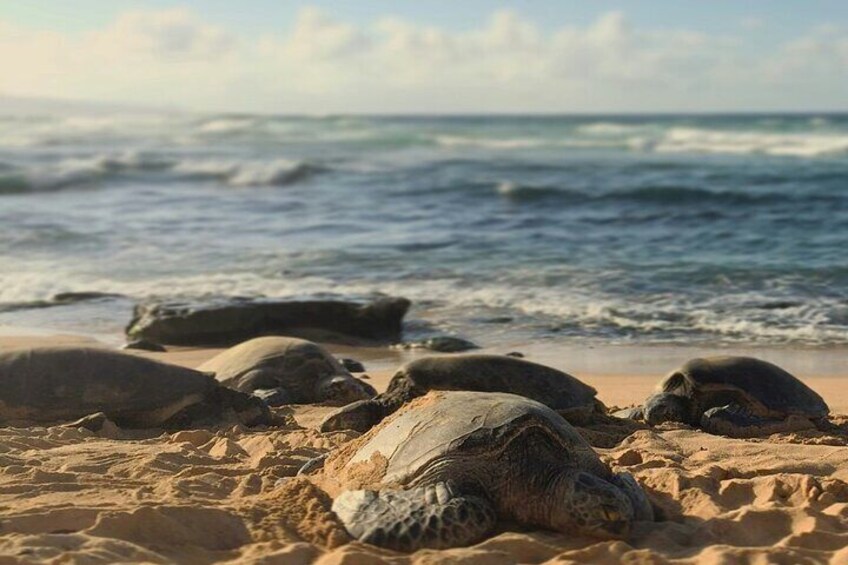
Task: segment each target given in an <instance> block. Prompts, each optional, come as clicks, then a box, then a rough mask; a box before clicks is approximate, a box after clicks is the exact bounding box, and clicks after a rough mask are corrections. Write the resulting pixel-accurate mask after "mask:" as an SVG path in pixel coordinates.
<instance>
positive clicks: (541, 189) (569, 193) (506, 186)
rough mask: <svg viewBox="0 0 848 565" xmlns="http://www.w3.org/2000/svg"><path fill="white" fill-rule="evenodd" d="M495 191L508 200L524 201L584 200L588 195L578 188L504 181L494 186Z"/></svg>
mask: <svg viewBox="0 0 848 565" xmlns="http://www.w3.org/2000/svg"><path fill="white" fill-rule="evenodd" d="M495 192H496V193H497V194H499V195H500V196H503V197H505V198H507V199H509V200H513V201H517V202H524V201H534V200H547V199H556V200H571V201H577V200H586V199H587V198H588V197H589V196H588V195H587V194H585V193H583V192H580V191H578V190H568V189H564V188H557V187H555V186H543V185H528V184H521V183H517V182H511V181H504V182H501V183H498V184H497V185H496V186H495Z"/></svg>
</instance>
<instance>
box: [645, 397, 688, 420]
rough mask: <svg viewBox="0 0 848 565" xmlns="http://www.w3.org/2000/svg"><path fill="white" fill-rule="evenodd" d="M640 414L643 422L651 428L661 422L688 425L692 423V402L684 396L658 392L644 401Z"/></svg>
mask: <svg viewBox="0 0 848 565" xmlns="http://www.w3.org/2000/svg"><path fill="white" fill-rule="evenodd" d="M642 413H643V415H644V417H645V421H646V422H647V423H648V424H650V425H652V426H656V425H657V424H662V423H663V422H681V423H684V424H690V423H692V401H691V400H690V399H688V398H686V397H685V396H678V395H676V394H671V393H668V392H660V393H657V394H655V395H653V396H651V397H650V398H648V400H646V401H645V405H644V406H643V407H642Z"/></svg>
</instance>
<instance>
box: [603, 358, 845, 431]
mask: <svg viewBox="0 0 848 565" xmlns="http://www.w3.org/2000/svg"><path fill="white" fill-rule="evenodd" d="M829 412H830V409H829V408H828V406H827V404H825V402H824V400H823V399H822V397H821V396H819V395H818V394H817V393H816V392H815V391H813V390H812V389H810V388H809V387H808V386H807V385H805V384H804V383H802V382H801V381H800V380H798V379H797V378H795V377H794V376H792V375H791V374H789V373H788V372H786V371H784V370H783V369H781V368H780V367H778V366H777V365H773V364H771V363H768V362H766V361H762V360H760V359H755V358H752V357H708V358H703V359H692V360H691V361H688V362H687V363H685V364H684V365H683V366H682V367H680V368H679V369H677V370H675V371H672V372H671V373H670V374H669V375H668V376H667V377H666V378H665V379H664V380H663V381H662V382H661V383H660V384H659V386H658V387H657V393H656V394H654V395H653V396H651V397H649V398H648V399H647V400H646V401H645V404H644V405H643V406H641V407H637V408H631V409H629V410H625V411H622V412H618V413H616V415H617V416H620V417H629V418H635V419H644V420H645V421H646V422H647V423H648V424H651V425H656V424H660V423H662V422H669V421H670V422H681V423H684V424H689V425H691V426H696V427H700V428H701V429H703V430H704V431H707V432H710V433H715V434H721V435H727V436H733V437H751V436H756V435H768V434H772V433H777V432H782V431H794V430H799V429H805V428H806V429H809V428H813V427H814V426H816V425H818V426H825V425H826V418H827V415H828V413H829Z"/></svg>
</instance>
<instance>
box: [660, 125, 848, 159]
mask: <svg viewBox="0 0 848 565" xmlns="http://www.w3.org/2000/svg"><path fill="white" fill-rule="evenodd" d="M654 150H655V151H657V152H660V153H731V154H763V155H779V156H794V157H819V156H825V155H834V154H842V153H846V152H848V135H844V134H826V133H768V132H742V131H721V130H709V129H700V128H680V127H676V128H671V129H670V130H668V131H667V132H666V133H665V134H664V135H663V136H662V137H661V138H660V139H659V140H658V141H657V142H656V144H655V145H654Z"/></svg>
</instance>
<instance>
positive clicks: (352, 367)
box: [339, 357, 365, 373]
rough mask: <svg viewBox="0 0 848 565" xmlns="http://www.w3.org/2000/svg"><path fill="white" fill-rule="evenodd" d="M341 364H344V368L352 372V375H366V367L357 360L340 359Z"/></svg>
mask: <svg viewBox="0 0 848 565" xmlns="http://www.w3.org/2000/svg"><path fill="white" fill-rule="evenodd" d="M339 363H341V364H342V367H344V368H345V369H347V370H348V371H350V372H351V373H364V372H365V365H363V364H362V363H360V362H359V361H357V360H356V359H349V358H347V357H339Z"/></svg>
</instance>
